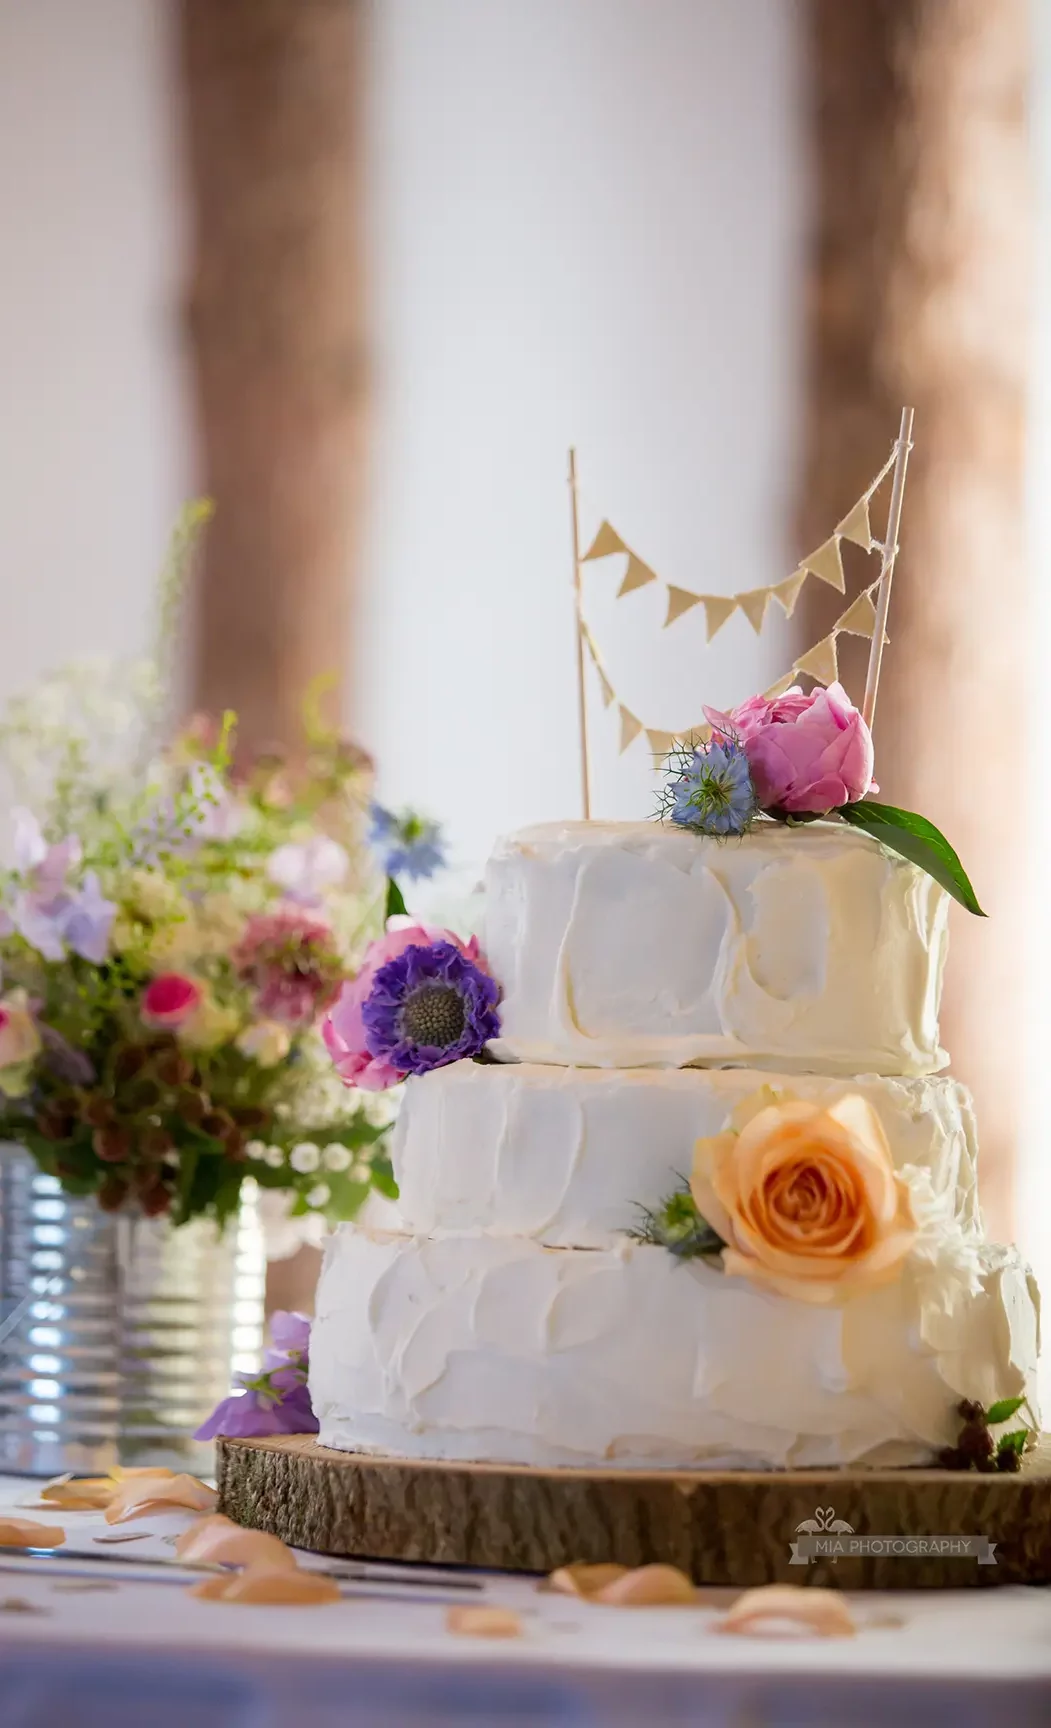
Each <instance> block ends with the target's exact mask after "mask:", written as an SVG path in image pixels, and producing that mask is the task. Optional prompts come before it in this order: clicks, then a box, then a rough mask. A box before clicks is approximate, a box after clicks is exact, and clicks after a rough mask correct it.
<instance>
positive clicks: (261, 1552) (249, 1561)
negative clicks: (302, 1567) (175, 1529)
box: [175, 1512, 296, 1571]
mask: <svg viewBox="0 0 1051 1728" xmlns="http://www.w3.org/2000/svg"><path fill="white" fill-rule="evenodd" d="M175 1552H176V1554H178V1556H179V1558H180V1559H181V1560H198V1561H200V1560H207V1561H209V1562H211V1563H212V1564H214V1565H217V1566H249V1567H251V1568H252V1569H253V1570H258V1571H276V1570H279V1569H281V1568H284V1567H292V1568H294V1567H295V1565H296V1557H295V1555H294V1554H293V1552H292V1550H291V1548H288V1547H286V1545H285V1544H284V1542H282V1541H280V1539H279V1538H278V1537H277V1536H270V1535H268V1534H267V1532H266V1531H265V1530H244V1529H242V1528H241V1526H240V1524H235V1523H234V1521H233V1519H232V1518H225V1517H224V1516H223V1514H222V1513H221V1512H217V1513H215V1514H214V1515H213V1516H211V1517H208V1518H199V1519H198V1520H197V1522H196V1524H191V1525H190V1528H189V1529H188V1530H184V1531H183V1533H182V1535H181V1536H180V1537H179V1538H178V1539H177V1541H176V1543H175Z"/></svg>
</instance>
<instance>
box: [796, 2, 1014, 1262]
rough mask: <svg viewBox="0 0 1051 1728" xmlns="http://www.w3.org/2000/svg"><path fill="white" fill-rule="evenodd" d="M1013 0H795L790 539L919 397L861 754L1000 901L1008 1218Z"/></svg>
mask: <svg viewBox="0 0 1051 1728" xmlns="http://www.w3.org/2000/svg"><path fill="white" fill-rule="evenodd" d="M1027 13H1028V7H1027V3H1026V0H808V5H807V20H808V30H809V37H810V48H811V61H812V65H811V72H810V85H811V138H812V150H813V164H814V172H815V181H814V193H813V196H814V223H815V233H814V240H813V252H812V268H811V280H810V287H809V310H808V317H809V332H808V341H809V367H810V377H809V401H808V418H807V428H806V459H805V473H804V480H803V488H802V497H803V501H804V502H803V505H802V510H801V522H800V538H801V543H802V542H806V544H807V545H811V544H814V543H815V542H816V541H818V540H819V539H821V538H823V537H824V535H825V534H827V533H828V531H829V527H830V526H831V524H833V523H834V522H835V521H836V520H837V518H838V517H839V516H840V515H841V514H842V512H843V510H844V509H845V508H846V506H847V505H848V504H849V503H850V502H851V501H852V500H853V499H854V498H855V497H856V496H857V494H858V492H859V491H860V489H861V488H862V487H863V486H864V484H865V482H866V481H867V479H868V478H869V477H870V476H871V474H872V473H874V472H875V471H876V469H877V467H878V466H879V465H880V463H881V462H882V460H883V458H884V456H885V455H886V453H887V451H888V449H889V446H890V443H891V441H892V439H893V437H894V434H895V431H896V428H897V425H898V417H899V413H900V410H901V406H902V404H903V403H906V402H907V403H910V404H912V405H913V406H914V407H915V409H916V448H915V451H914V453H913V457H912V461H911V464H910V467H909V484H908V491H907V495H906V500H905V515H904V523H903V530H902V534H901V546H902V553H901V558H900V560H899V565H898V574H897V577H896V580H895V585H894V599H893V605H892V608H891V617H890V625H889V635H890V639H891V640H890V646H889V648H888V650H887V653H886V656H885V658H884V663H883V664H884V672H883V679H882V682H881V686H880V701H879V711H878V715H877V719H876V725H875V739H876V771H877V777H878V779H879V782H880V786H881V789H882V794H883V796H884V797H885V798H886V799H887V800H888V802H892V803H896V804H902V805H905V806H906V807H910V808H912V809H916V810H919V811H922V812H923V813H924V814H925V815H927V816H929V817H931V819H932V820H933V821H935V822H937V823H938V824H939V825H940V826H941V827H942V828H943V829H944V830H945V832H946V833H947V834H948V836H949V838H950V840H952V842H953V844H954V845H955V846H956V847H957V849H958V851H959V852H960V854H961V856H962V857H963V860H964V862H965V864H966V866H967V868H968V870H969V872H970V873H971V876H972V879H973V881H974V883H975V886H976V888H977V890H978V894H979V898H980V899H981V900H982V902H983V904H984V905H985V906H986V908H987V910H988V911H989V913H990V915H991V916H990V921H989V922H988V923H983V922H980V921H979V920H976V919H973V918H969V917H968V915H967V914H966V913H963V912H959V911H958V910H957V909H956V908H955V907H954V908H953V914H952V944H953V953H952V958H951V961H950V965H949V970H948V973H947V978H946V993H945V1009H944V1013H943V1038H944V1042H945V1044H946V1047H947V1048H948V1049H949V1051H950V1052H951V1054H952V1057H953V1070H954V1072H955V1073H957V1074H958V1075H959V1076H960V1078H961V1079H962V1080H963V1081H964V1082H965V1083H966V1084H968V1085H969V1086H971V1087H972V1089H973V1091H974V1094H975V1098H976V1100H977V1104H978V1111H979V1125H980V1132H981V1141H982V1166H981V1168H982V1196H983V1202H984V1204H985V1206H986V1209H987V1212H988V1214H989V1215H990V1221H991V1223H992V1224H993V1225H994V1226H995V1228H996V1230H997V1232H998V1233H1001V1234H1003V1235H1004V1236H1005V1237H1006V1238H1007V1239H1010V1236H1011V1235H1012V1233H1013V1228H1014V1221H1013V1212H1012V1177H1013V1165H1014V1153H1015V1142H1016V1136H1017V1132H1018V1126H1019V1112H1020V1102H1021V1079H1020V1076H1019V1073H1018V1062H1019V1047H1018V1031H1019V1023H1020V1016H1021V1013H1022V1003H1023V1002H1024V984H1025V979H1024V971H1025V965H1026V945H1027V918H1026V882H1025V853H1026V844H1027V799H1028V764H1027V761H1026V752H1025V737H1026V732H1027V726H1026V721H1025V715H1026V713H1027V711H1028V710H1027V708H1026V703H1025V696H1024V692H1023V691H1022V690H1021V689H1020V687H1019V686H1020V680H1021V678H1022V676H1023V674H1022V671H1021V667H1022V663H1023V660H1024V644H1025V641H1026V618H1027V613H1028V598H1027V592H1026V582H1025V570H1024V533H1023V505H1024V497H1023V494H1024V480H1025V459H1024V448H1025V410H1026V371H1027V367H1028V364H1029V360H1030V343H1029V327H1030V308H1029V283H1030V276H1031V271H1030V247H1031V242H1032V228H1033V211H1032V194H1031V188H1030V181H1029V172H1030V171H1029V160H1028V145H1027V135H1026V97H1027V84H1028V73H1029V43H1028V16H1027ZM858 558H859V560H861V562H864V560H863V559H862V555H861V554H860V553H859V554H858ZM851 573H853V575H854V578H855V580H857V579H858V574H859V570H858V566H857V565H855V566H852V572H851V571H848V587H849V586H850V578H851ZM873 574H874V572H873ZM818 587H819V584H817V583H810V584H808V588H807V590H805V591H804V592H805V593H806V595H807V605H808V606H809V607H810V613H809V616H808V617H807V620H806V622H807V627H808V628H813V632H814V635H816V634H817V631H818V629H819V628H820V627H821V625H822V624H823V623H824V622H826V621H827V622H831V619H832V617H834V616H835V614H836V612H837V611H839V610H841V607H842V602H841V601H840V599H839V596H838V595H835V594H831V593H829V594H827V595H826V594H813V593H812V592H811V591H812V590H816V589H818ZM837 602H838V604H837ZM847 640H848V639H847ZM841 644H842V645H844V646H846V640H845V639H842V638H841ZM862 646H863V648H864V649H865V650H866V651H867V644H863V645H862ZM844 662H845V665H846V670H847V682H848V685H849V686H850V688H851V691H852V694H853V695H854V697H855V700H860V690H861V688H862V685H863V682H864V671H863V664H862V658H861V655H860V653H857V652H855V651H854V650H852V649H851V648H850V647H847V652H846V654H845V655H844Z"/></svg>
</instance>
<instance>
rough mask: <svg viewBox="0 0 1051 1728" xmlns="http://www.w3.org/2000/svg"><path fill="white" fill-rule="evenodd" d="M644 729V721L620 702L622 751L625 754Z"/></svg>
mask: <svg viewBox="0 0 1051 1728" xmlns="http://www.w3.org/2000/svg"><path fill="white" fill-rule="evenodd" d="M641 731H642V721H641V720H636V718H635V716H634V714H633V713H632V712H631V710H630V708H625V706H624V704H623V702H622V703H621V704H620V753H621V755H622V756H623V754H624V752H625V750H626V749H627V748H628V745H629V744H630V743H631V742H632V740H633V739H634V738H637V737H638V735H639V733H640V732H641Z"/></svg>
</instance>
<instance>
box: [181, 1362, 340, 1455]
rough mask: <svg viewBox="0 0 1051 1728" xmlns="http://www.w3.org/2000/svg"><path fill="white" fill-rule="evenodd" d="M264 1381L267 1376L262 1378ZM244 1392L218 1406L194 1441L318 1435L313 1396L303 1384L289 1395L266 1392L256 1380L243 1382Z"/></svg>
mask: <svg viewBox="0 0 1051 1728" xmlns="http://www.w3.org/2000/svg"><path fill="white" fill-rule="evenodd" d="M261 1378H265V1376H261ZM244 1388H245V1389H244V1391H242V1392H233V1393H231V1395H230V1397H229V1398H224V1399H223V1401H222V1403H221V1404H217V1405H216V1407H215V1409H214V1410H213V1411H212V1414H211V1415H210V1416H209V1418H208V1420H207V1422H204V1423H202V1425H201V1427H200V1428H198V1430H197V1433H196V1434H195V1435H194V1439H195V1440H214V1439H216V1438H217V1437H218V1436H222V1438H224V1439H230V1440H255V1439H262V1438H263V1437H264V1436H266V1435H268V1434H316V1433H317V1431H318V1427H319V1424H318V1420H317V1417H316V1416H315V1415H314V1412H313V1409H312V1408H311V1404H310V1393H309V1392H308V1390H307V1388H306V1386H305V1385H303V1384H300V1385H299V1386H297V1387H296V1389H295V1390H294V1391H293V1392H290V1393H289V1394H288V1395H287V1396H280V1395H275V1394H273V1393H270V1392H268V1391H266V1390H264V1389H263V1388H262V1387H260V1385H259V1384H258V1382H257V1381H251V1382H248V1381H247V1380H246V1381H245V1382H244Z"/></svg>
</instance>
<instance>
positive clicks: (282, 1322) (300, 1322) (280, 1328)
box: [267, 1308, 310, 1366]
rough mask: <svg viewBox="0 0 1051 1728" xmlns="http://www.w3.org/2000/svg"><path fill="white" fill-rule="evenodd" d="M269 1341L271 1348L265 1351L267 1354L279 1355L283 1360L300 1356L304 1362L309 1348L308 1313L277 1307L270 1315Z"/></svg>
mask: <svg viewBox="0 0 1051 1728" xmlns="http://www.w3.org/2000/svg"><path fill="white" fill-rule="evenodd" d="M270 1343H271V1345H272V1347H273V1348H272V1350H270V1351H268V1352H267V1354H268V1355H273V1356H280V1357H281V1358H282V1360H284V1361H287V1360H288V1358H289V1357H290V1356H302V1358H303V1360H304V1362H305V1361H306V1359H307V1353H308V1351H309V1350H310V1316H309V1314H297V1313H295V1312H294V1311H293V1310H291V1309H288V1308H279V1309H278V1310H277V1313H276V1314H271V1316H270ZM276 1365H277V1364H276V1363H275V1366H276Z"/></svg>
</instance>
